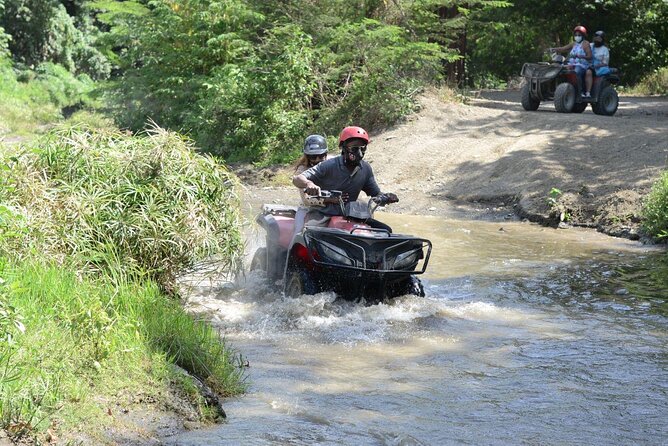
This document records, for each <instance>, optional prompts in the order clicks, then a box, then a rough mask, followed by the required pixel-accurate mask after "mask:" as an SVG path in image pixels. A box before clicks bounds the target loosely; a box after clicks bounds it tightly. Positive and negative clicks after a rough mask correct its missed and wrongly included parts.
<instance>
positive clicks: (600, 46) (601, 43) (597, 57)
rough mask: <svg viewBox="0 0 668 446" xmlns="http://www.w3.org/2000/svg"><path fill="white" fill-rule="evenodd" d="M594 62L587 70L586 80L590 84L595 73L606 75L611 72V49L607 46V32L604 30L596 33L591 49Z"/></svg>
mask: <svg viewBox="0 0 668 446" xmlns="http://www.w3.org/2000/svg"><path fill="white" fill-rule="evenodd" d="M591 53H592V62H591V66H590V67H589V70H587V77H586V82H587V83H588V84H589V85H592V84H593V80H594V77H593V73H592V72H595V73H596V76H605V75H606V74H610V67H608V64H609V63H610V50H609V49H608V47H607V46H605V33H604V32H603V31H596V32H595V33H594V46H593V47H592V49H591Z"/></svg>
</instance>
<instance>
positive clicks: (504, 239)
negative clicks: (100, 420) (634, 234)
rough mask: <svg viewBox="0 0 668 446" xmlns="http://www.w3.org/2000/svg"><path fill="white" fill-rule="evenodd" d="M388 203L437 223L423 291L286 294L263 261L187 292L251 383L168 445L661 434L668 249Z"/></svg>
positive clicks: (421, 228)
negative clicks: (209, 421)
mask: <svg viewBox="0 0 668 446" xmlns="http://www.w3.org/2000/svg"><path fill="white" fill-rule="evenodd" d="M381 219H382V220H383V221H384V222H387V223H389V224H390V225H392V226H393V227H394V229H395V232H399V233H411V234H414V235H421V236H424V237H427V238H430V239H431V240H432V242H433V244H434V251H433V253H432V257H431V261H430V264H429V267H428V270H427V273H426V274H425V275H424V276H423V281H424V284H425V290H426V294H427V295H426V297H424V298H418V297H414V296H410V297H408V296H407V297H402V298H399V299H396V300H395V301H394V302H392V303H390V304H380V305H374V306H363V305H359V304H351V303H347V302H341V301H338V300H336V299H335V298H336V296H334V295H333V294H327V293H323V294H319V295H316V296H302V297H300V298H298V299H286V298H283V297H282V296H281V295H280V293H278V292H277V291H276V290H275V288H274V287H273V286H272V285H271V284H267V283H265V282H264V281H263V280H262V277H260V276H258V275H256V274H249V275H248V276H247V277H246V281H245V284H244V286H243V287H242V288H241V289H231V288H228V287H223V288H222V289H221V288H219V289H217V291H216V292H215V293H214V292H211V290H206V289H205V290H203V291H202V292H201V293H200V294H197V295H194V296H193V297H192V298H191V301H190V305H191V307H192V308H193V310H194V311H201V312H207V313H208V315H209V316H210V317H211V318H212V319H213V321H214V323H215V324H216V325H217V326H219V327H220V328H221V330H222V331H223V333H224V334H225V337H226V339H227V341H228V342H230V343H231V344H232V345H233V346H235V347H236V348H237V349H239V350H240V351H241V352H242V353H243V355H244V358H245V359H246V360H248V362H249V365H250V367H249V368H248V374H249V384H250V391H249V393H248V394H247V395H245V396H243V397H241V398H238V399H231V400H227V401H226V404H225V409H226V411H227V414H228V421H227V422H226V423H224V424H221V425H218V426H215V427H213V428H211V429H204V430H198V431H193V432H187V433H184V434H181V435H180V436H178V437H176V438H173V439H172V440H170V441H173V443H172V444H178V445H183V446H185V445H203V444H207V445H241V444H249V445H286V444H287V445H312V444H320V445H353V444H355V445H366V444H368V445H447V444H472V445H480V444H500V445H501V444H531V445H534V444H569V445H571V444H586V445H589V444H606V445H629V444H656V445H660V444H668V427H667V425H666V420H668V342H667V341H668V264H667V263H666V261H665V258H666V255H665V253H663V252H659V251H658V250H656V249H649V248H646V247H643V246H642V245H639V244H637V243H634V242H630V241H625V240H619V239H613V238H610V237H607V236H603V235H601V234H598V233H596V232H592V231H584V230H577V229H570V230H553V229H549V228H543V227H540V226H536V225H533V224H526V223H519V222H482V221H458V220H451V219H443V218H429V217H419V218H418V217H413V216H405V215H392V214H385V215H383V216H382V217H381ZM253 249H254V247H253V246H249V250H253Z"/></svg>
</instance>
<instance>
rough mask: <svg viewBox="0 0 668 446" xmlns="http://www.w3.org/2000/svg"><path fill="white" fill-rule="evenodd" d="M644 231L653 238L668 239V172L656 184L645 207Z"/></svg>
mask: <svg viewBox="0 0 668 446" xmlns="http://www.w3.org/2000/svg"><path fill="white" fill-rule="evenodd" d="M643 217H644V218H645V221H644V223H643V229H644V230H645V231H646V232H647V233H648V234H649V235H651V236H652V237H657V238H661V239H666V238H668V172H666V173H664V174H663V175H662V176H661V178H659V180H658V181H657V182H656V183H654V186H653V187H652V191H651V192H650V194H649V196H648V197H647V200H646V201H645V203H644V206H643Z"/></svg>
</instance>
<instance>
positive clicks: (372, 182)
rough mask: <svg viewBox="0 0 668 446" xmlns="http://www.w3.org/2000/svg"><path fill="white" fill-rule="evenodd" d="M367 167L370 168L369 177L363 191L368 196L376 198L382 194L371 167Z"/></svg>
mask: <svg viewBox="0 0 668 446" xmlns="http://www.w3.org/2000/svg"><path fill="white" fill-rule="evenodd" d="M367 166H368V168H369V176H368V177H367V179H366V182H365V183H364V187H363V188H362V190H363V191H364V193H365V194H367V195H368V196H370V197H375V196H377V195H379V194H380V187H379V186H378V183H376V177H375V176H374V175H373V169H372V168H371V165H370V164H367Z"/></svg>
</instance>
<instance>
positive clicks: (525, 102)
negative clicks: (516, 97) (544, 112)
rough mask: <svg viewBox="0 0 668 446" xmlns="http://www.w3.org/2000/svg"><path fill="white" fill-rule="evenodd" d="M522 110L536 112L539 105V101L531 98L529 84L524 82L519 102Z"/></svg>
mask: <svg viewBox="0 0 668 446" xmlns="http://www.w3.org/2000/svg"><path fill="white" fill-rule="evenodd" d="M520 102H521V103H522V108H524V110H526V111H536V110H538V106H539V105H540V100H538V99H536V98H534V97H533V96H531V89H530V88H529V83H528V82H525V83H524V85H523V86H522V90H521V100H520Z"/></svg>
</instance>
